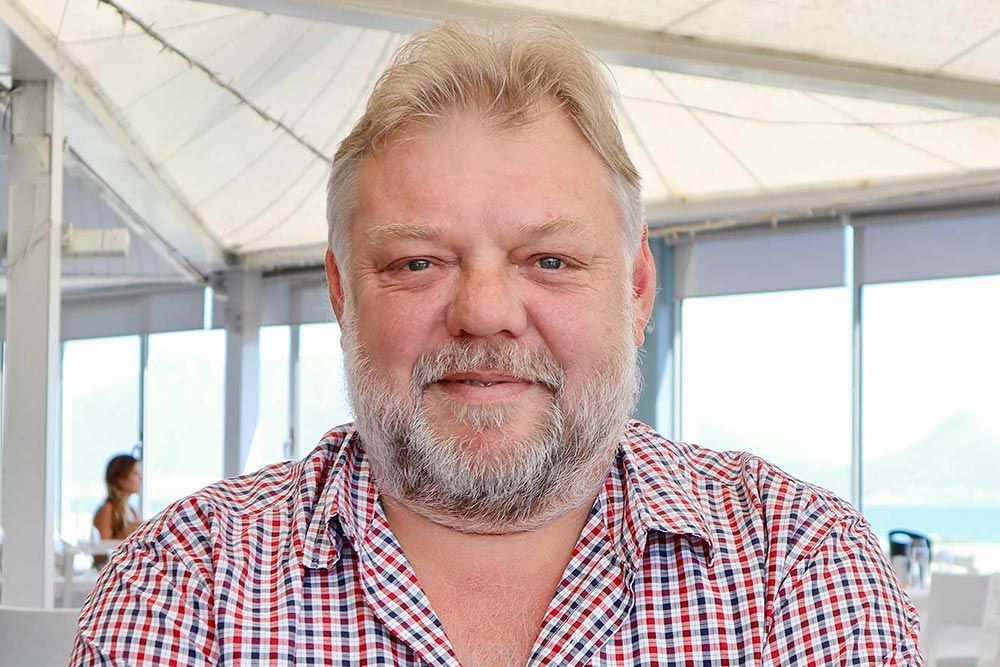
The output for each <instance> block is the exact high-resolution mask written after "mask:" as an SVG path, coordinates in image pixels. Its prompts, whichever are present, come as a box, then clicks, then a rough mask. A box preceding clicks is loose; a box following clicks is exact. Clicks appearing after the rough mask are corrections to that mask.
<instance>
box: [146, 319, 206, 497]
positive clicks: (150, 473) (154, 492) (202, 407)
mask: <svg viewBox="0 0 1000 667" xmlns="http://www.w3.org/2000/svg"><path fill="white" fill-rule="evenodd" d="M225 344H226V340H225V332H224V331H222V330H215V331H179V332H174V333H161V334H155V335H152V336H150V337H149V368H148V369H147V375H146V378H147V382H146V397H147V400H146V406H147V407H146V443H145V451H144V458H145V465H144V466H143V475H144V477H145V490H146V494H145V498H144V502H145V506H144V513H143V516H144V517H150V516H152V515H153V514H155V513H156V512H159V511H160V510H162V509H163V508H164V507H166V506H167V505H169V504H170V503H171V502H173V501H174V500H177V499H178V498H181V497H183V496H186V495H187V494H189V493H191V492H193V491H197V490H198V489H200V488H201V487H203V486H206V485H208V484H211V483H212V482H215V481H217V480H218V479H220V478H221V477H222V442H223V425H224V424H223V422H224V419H223V414H224V413H223V409H224V403H225V365H226V364H225V361H226V351H225Z"/></svg>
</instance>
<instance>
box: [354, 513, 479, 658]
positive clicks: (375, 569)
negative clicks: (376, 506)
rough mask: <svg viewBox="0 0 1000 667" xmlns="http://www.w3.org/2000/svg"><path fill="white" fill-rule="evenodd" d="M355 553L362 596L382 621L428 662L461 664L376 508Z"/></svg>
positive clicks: (400, 639)
mask: <svg viewBox="0 0 1000 667" xmlns="http://www.w3.org/2000/svg"><path fill="white" fill-rule="evenodd" d="M360 556H361V563H360V565H361V568H360V574H361V581H362V585H363V586H364V591H365V600H366V602H367V603H368V606H369V608H370V609H371V610H372V613H373V614H374V615H375V616H376V618H378V620H379V621H380V622H381V623H382V625H383V626H385V628H386V629H387V630H388V631H389V632H390V633H392V635H393V636H394V637H395V638H396V639H398V640H399V641H401V642H402V643H404V644H406V645H407V646H408V647H409V648H410V649H411V650H412V651H413V652H414V653H415V654H416V656H417V657H418V658H419V659H420V660H422V661H423V662H425V663H427V664H428V665H440V666H442V667H444V666H447V667H461V665H460V663H459V661H458V658H457V657H456V656H455V653H454V651H453V650H452V647H451V642H450V641H449V640H448V637H447V635H446V634H445V631H444V626H443V625H442V624H441V621H440V619H438V617H437V614H435V613H434V611H433V610H432V609H431V606H430V601H429V600H428V599H427V596H426V594H425V593H424V592H423V590H422V589H421V588H420V585H419V583H418V582H417V575H416V573H415V572H414V571H413V568H412V567H411V566H410V564H409V561H407V560H406V556H405V555H404V554H403V550H402V547H400V545H399V542H398V541H397V540H396V537H395V535H393V534H392V531H391V530H390V529H389V525H388V522H387V521H386V520H385V517H384V515H383V514H382V512H381V510H377V511H376V513H375V517H374V519H373V521H372V524H371V527H370V529H369V531H368V534H367V536H366V537H365V538H364V540H363V542H362V545H361V550H360Z"/></svg>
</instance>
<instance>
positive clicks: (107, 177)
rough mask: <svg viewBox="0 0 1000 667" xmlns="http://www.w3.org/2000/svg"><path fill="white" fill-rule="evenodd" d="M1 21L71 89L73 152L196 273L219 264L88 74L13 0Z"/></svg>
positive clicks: (3, 0)
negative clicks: (129, 204) (126, 202)
mask: <svg viewBox="0 0 1000 667" xmlns="http://www.w3.org/2000/svg"><path fill="white" fill-rule="evenodd" d="M0 21H2V23H3V24H4V25H5V26H6V29H7V30H8V31H9V33H10V34H11V35H13V36H14V37H15V38H16V40H15V41H18V42H20V43H21V44H23V45H24V46H25V47H27V49H29V50H30V51H31V52H32V53H33V54H34V56H35V57H36V58H37V59H38V60H39V61H41V63H42V64H43V65H44V66H45V67H47V68H48V69H49V70H50V71H51V72H52V73H53V74H54V75H55V76H57V77H58V78H59V79H60V81H61V82H62V84H63V86H64V87H65V88H66V89H67V91H68V92H71V93H72V95H67V96H66V104H65V106H66V109H65V116H66V121H65V122H66V136H67V141H68V142H69V143H70V144H72V146H73V147H74V149H75V150H76V152H77V153H79V155H80V156H81V157H83V158H84V159H85V160H86V163H87V164H88V165H90V166H91V167H92V168H93V170H94V171H95V172H97V173H99V174H101V177H102V179H103V180H104V181H106V182H107V183H108V184H109V186H111V187H112V188H113V190H114V191H115V192H116V193H117V194H118V195H119V196H120V197H121V198H122V199H124V200H127V201H129V202H130V203H131V205H132V208H133V209H134V211H135V213H136V214H138V215H139V216H140V217H141V218H142V219H143V220H145V221H146V223H147V224H148V226H149V227H150V228H151V229H153V230H155V232H156V234H157V235H158V236H159V237H160V239H161V240H162V241H163V242H164V243H165V244H167V245H168V246H169V247H170V248H172V249H173V251H175V252H176V254H179V255H181V256H183V257H184V258H185V260H186V263H188V264H189V265H190V266H191V267H193V268H195V269H196V270H197V272H198V273H199V274H201V275H202V276H205V275H208V274H210V273H213V272H215V271H218V270H221V269H223V268H224V267H225V265H226V258H225V254H224V252H223V249H222V247H221V245H220V244H219V242H218V240H216V239H215V238H214V236H213V235H212V234H211V233H210V232H209V231H208V230H207V228H206V227H205V225H204V223H203V222H202V220H201V219H200V217H199V216H198V214H197V213H196V212H195V210H194V209H193V208H192V207H191V206H190V205H189V204H188V202H187V201H186V200H185V199H184V198H183V197H182V196H181V195H180V193H179V192H178V191H177V190H176V188H175V187H174V185H173V184H172V182H171V181H170V179H169V178H168V177H167V176H166V175H165V174H163V173H162V171H161V170H160V168H159V167H158V166H157V165H156V164H155V163H154V162H153V161H152V160H151V159H150V158H149V156H148V155H147V154H146V152H145V150H144V149H143V147H142V146H141V145H139V144H138V143H137V142H136V141H135V139H134V138H133V137H132V136H131V133H130V131H129V129H128V127H127V126H126V125H125V124H124V122H123V121H122V119H121V118H120V116H119V115H118V114H117V113H116V111H115V110H114V109H113V107H112V106H111V105H110V104H109V103H108V101H107V98H106V97H105V96H104V94H103V93H102V92H101V91H100V89H99V87H98V86H97V84H96V83H95V82H94V81H93V79H92V78H91V76H90V74H89V73H88V72H87V71H86V70H84V69H83V68H81V67H78V66H77V65H76V63H75V62H74V61H73V60H72V59H71V58H69V57H68V56H67V55H66V54H65V53H64V52H63V51H62V49H61V48H60V46H59V43H58V42H57V41H56V40H55V39H54V38H53V37H52V35H51V34H49V33H48V31H47V30H45V28H43V27H42V26H39V25H38V24H37V23H36V22H35V20H34V19H33V17H31V15H30V14H28V13H27V11H25V9H24V8H23V7H22V6H21V5H20V4H19V3H18V0H0ZM4 25H0V30H2V29H3V28H4Z"/></svg>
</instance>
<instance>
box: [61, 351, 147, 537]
mask: <svg viewBox="0 0 1000 667" xmlns="http://www.w3.org/2000/svg"><path fill="white" fill-rule="evenodd" d="M139 365H140V358H139V337H138V336H123V337H119V338H98V339H93V340H74V341H68V342H66V343H65V344H64V346H63V363H62V482H61V492H60V525H61V530H60V533H61V536H62V539H64V540H66V541H67V542H71V543H75V542H80V541H83V540H89V539H90V538H91V526H92V524H93V518H94V512H96V511H97V508H98V507H99V506H100V505H101V503H102V502H103V500H104V498H105V497H106V496H107V491H106V489H105V485H104V467H105V465H106V464H107V462H108V460H109V459H110V458H111V457H112V456H115V455H117V454H130V453H132V450H133V447H135V445H136V444H137V443H138V441H139Z"/></svg>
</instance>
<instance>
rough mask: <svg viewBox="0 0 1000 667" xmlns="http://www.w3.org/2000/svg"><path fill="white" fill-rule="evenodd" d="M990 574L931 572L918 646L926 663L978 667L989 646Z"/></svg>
mask: <svg viewBox="0 0 1000 667" xmlns="http://www.w3.org/2000/svg"><path fill="white" fill-rule="evenodd" d="M992 586H993V577H991V576H990V575H985V574H943V573H938V572H935V573H933V574H932V575H931V586H930V596H929V599H928V602H927V618H925V619H922V620H923V635H924V636H923V637H922V642H921V644H922V646H923V650H924V655H925V657H926V658H927V665H928V667H978V665H979V663H980V659H981V657H982V656H983V655H984V654H985V653H986V651H988V650H989V648H988V647H987V646H986V643H987V639H988V637H987V628H988V623H987V620H988V615H989V614H988V609H989V608H990V604H991V602H990V598H991V589H992Z"/></svg>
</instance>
